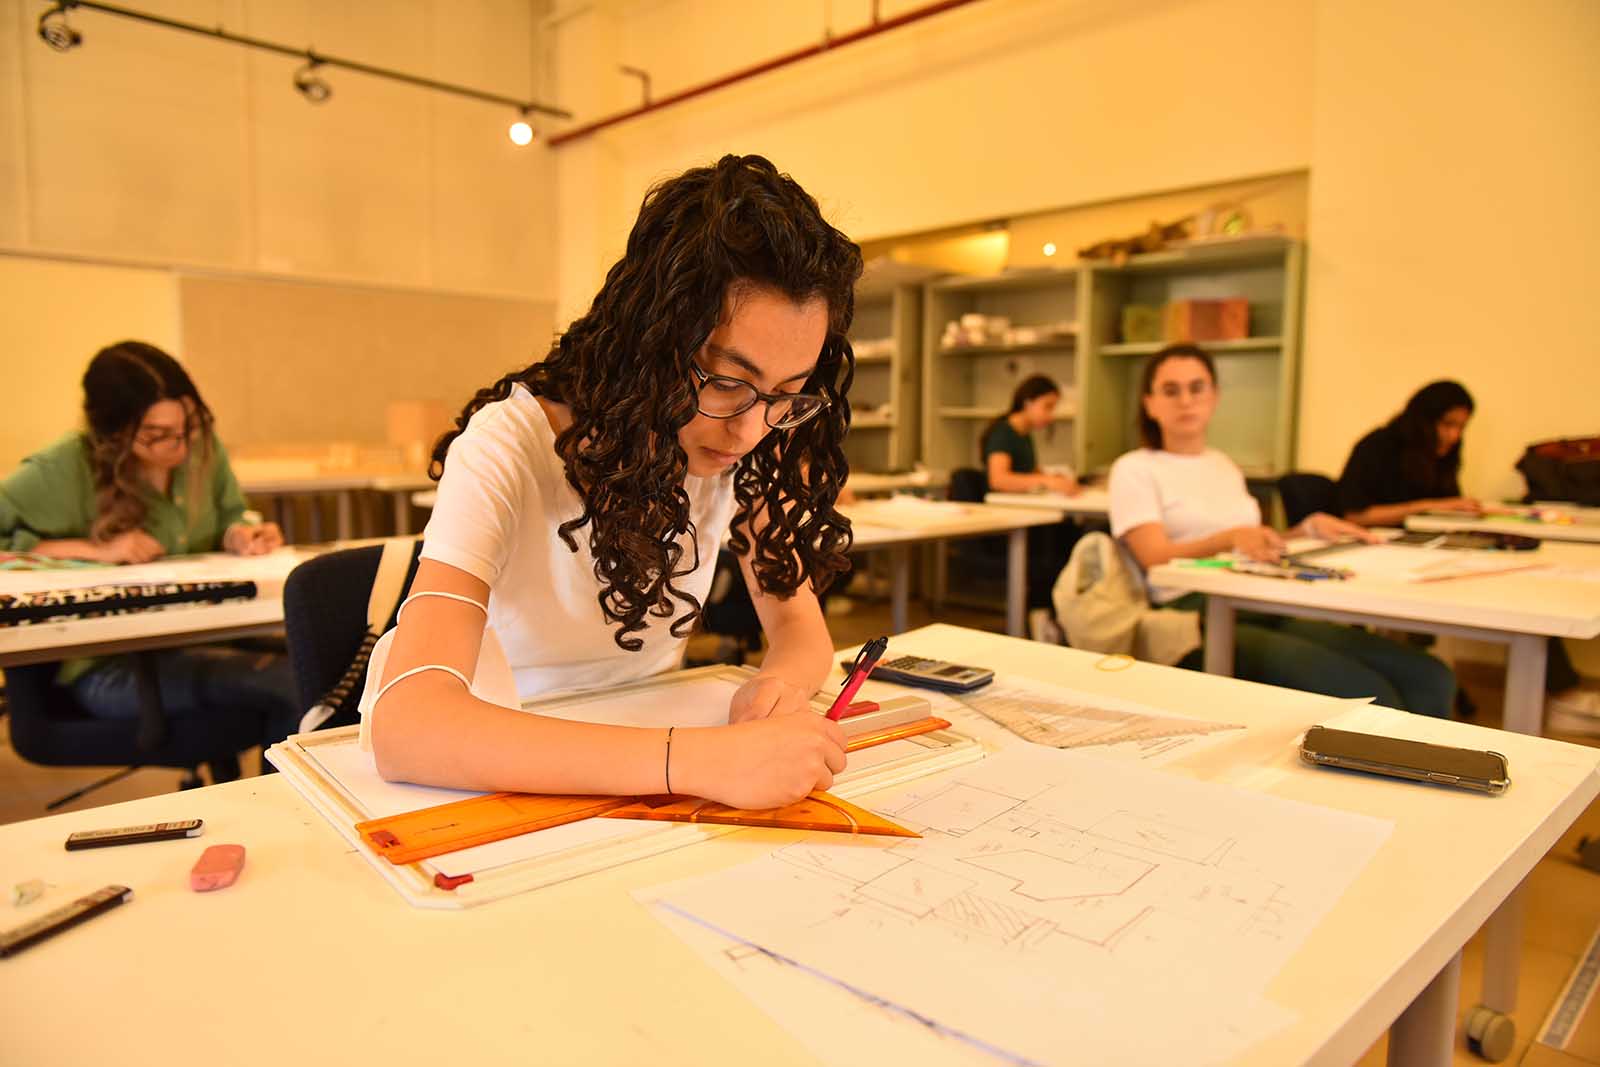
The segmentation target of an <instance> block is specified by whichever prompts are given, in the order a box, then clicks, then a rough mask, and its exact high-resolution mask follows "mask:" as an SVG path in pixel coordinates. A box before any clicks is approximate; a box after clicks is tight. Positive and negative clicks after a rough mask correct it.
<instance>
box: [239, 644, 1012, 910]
mask: <svg viewBox="0 0 1600 1067" xmlns="http://www.w3.org/2000/svg"><path fill="white" fill-rule="evenodd" d="M753 673H754V672H753V671H751V670H749V669H748V668H738V667H703V668H699V669H697V670H691V671H681V672H678V673H675V674H669V675H665V676H663V677H661V678H656V679H651V680H649V681H646V682H640V683H635V684H633V685H628V686H622V687H619V688H616V689H610V690H604V691H599V692H591V693H584V694H578V695H575V696H567V697H560V698H555V699H551V700H541V701H535V702H532V703H529V704H527V705H525V707H526V708H527V710H530V711H536V712H538V713H539V714H545V715H553V716H557V717H560V718H566V719H575V720H581V721H588V722H611V723H624V724H627V725H635V726H667V725H674V726H685V725H693V726H705V725H714V724H719V723H725V722H727V708H728V701H729V699H730V698H731V697H732V696H733V693H734V691H735V690H736V689H738V687H739V686H740V685H742V684H743V683H744V682H745V681H747V680H748V679H749V678H750V677H751V675H752V674H753ZM816 706H817V707H818V708H819V709H821V708H823V707H825V704H824V703H822V702H816ZM357 737H358V727H355V726H349V727H344V728H341V729H336V730H323V731H319V732H316V733H310V734H297V735H295V736H294V737H291V738H289V739H288V740H286V741H284V742H281V743H280V744H277V745H274V746H272V748H271V749H269V750H268V752H267V758H268V759H270V760H271V761H272V764H273V766H275V767H277V768H278V769H279V770H280V771H281V772H283V774H284V776H285V777H286V778H287V779H288V780H289V782H290V783H291V784H292V785H293V786H294V787H295V789H296V790H298V791H299V792H300V794H301V795H302V796H303V797H305V799H306V800H307V801H308V802H309V803H310V804H311V805H312V806H313V807H314V808H316V809H317V810H318V811H319V812H321V814H322V815H323V817H324V818H326V819H327V820H328V821H329V822H330V823H332V824H333V827H334V829H335V830H337V831H338V832H339V834H340V836H342V837H343V838H345V840H347V841H349V842H350V843H351V845H353V846H354V847H355V848H356V850H357V851H358V852H360V853H361V854H362V856H363V857H365V858H366V860H367V861H368V862H369V863H370V864H372V866H373V867H374V868H375V869H376V870H377V871H378V872H379V874H381V875H382V876H383V877H384V879H385V880H387V881H388V882H389V883H390V884H391V885H393V886H394V887H395V888H396V889H397V890H399V892H400V893H401V895H402V896H404V897H405V898H406V900H407V901H409V902H410V903H412V904H414V905H417V906H419V907H436V908H463V907H470V906H472V905H474V904H481V903H486V902H488V901H491V900H498V899H500V898H501V897H505V896H510V895H512V894H514V893H520V892H523V891H525V890H528V889H534V888H537V887H539V886H542V885H550V884H552V883H554V882H560V881H565V880H566V879H568V878H576V877H578V876H580V875H584V874H589V873H592V872H594V871H599V870H604V869H606V868H608V867H613V866H616V865H617V864H620V863H626V862H628V861H630V860H634V859H639V858H641V857H644V856H648V855H652V854H654V853H657V852H662V851H666V850H667V849H672V848H677V847H679V846H681V845H687V844H692V843H694V842H696V841H703V840H705V839H707V838H710V837H715V836H718V835H720V834H724V833H732V832H737V831H739V830H741V829H748V828H743V827H737V826H708V825H703V824H689V823H661V822H647V821H643V820H633V819H606V818H595V819H586V820H583V821H581V822H575V823H569V824H567V825H565V826H557V827H552V828H550V829H548V830H540V831H538V832H536V833H531V834H523V835H520V836H518V837H512V838H507V839H505V840H503V841H495V842H492V843H490V844H487V845H479V846H476V847H473V848H468V849H462V850H460V851H457V852H452V853H448V854H446V855H443V856H437V857H434V858H433V859H430V860H423V861H420V862H417V863H410V864H404V865H397V864H393V863H390V862H389V861H388V860H386V859H384V858H383V857H381V856H379V855H377V854H376V853H374V852H373V851H372V850H371V849H369V848H368V847H367V845H366V844H365V843H364V842H363V841H362V840H361V837H360V835H359V834H357V833H356V831H355V824H356V823H358V822H361V821H364V820H367V819H375V818H382V817H384V816H388V815H398V814H401V813H402V812H407V811H417V810H419V809H421V808H428V807H433V806H435V805H439V804H448V803H450V802H451V801H454V800H462V799H465V798H467V797H471V796H477V795H481V794H477V793H472V792H466V791H461V790H454V789H438V788H434V787H431V786H419V785H409V784H405V783H396V782H387V781H384V779H383V778H382V777H381V776H380V775H379V774H378V772H377V768H376V767H375V765H374V763H373V759H372V754H371V753H367V752H362V751H361V749H360V746H359V744H358V741H357ZM982 756H983V748H982V746H980V745H979V744H978V743H977V742H976V741H973V740H971V739H969V738H966V737H963V736H961V735H960V734H956V733H952V732H950V731H945V730H940V731H935V732H934V733H931V734H924V735H922V736H920V737H912V738H907V739H905V740H903V741H892V742H890V743H888V744H885V745H878V746H876V747H874V748H869V749H865V750H863V751H860V752H853V753H851V754H850V764H849V767H848V768H847V769H846V770H845V772H844V773H843V774H841V775H840V776H839V777H838V778H837V779H836V780H835V782H834V786H833V789H832V790H831V792H833V793H834V794H835V795H837V796H840V797H845V798H850V797H853V796H859V795H860V794H862V793H865V792H868V791H870V790H873V789H881V788H884V787H886V786H890V785H898V784H900V783H902V782H906V781H911V780H913V779H916V778H920V777H923V776H924V775H928V774H932V773H933V772H935V771H938V770H942V769H944V768H946V767H954V766H959V765H961V764H963V763H967V762H970V761H972V760H976V759H980V758H982ZM438 874H443V875H446V876H452V877H454V876H460V875H463V874H471V875H472V876H473V880H472V881H471V882H468V883H466V884H464V885H461V886H459V887H457V888H456V889H453V890H444V889H440V888H438V887H436V886H435V885H434V876H435V875H438Z"/></svg>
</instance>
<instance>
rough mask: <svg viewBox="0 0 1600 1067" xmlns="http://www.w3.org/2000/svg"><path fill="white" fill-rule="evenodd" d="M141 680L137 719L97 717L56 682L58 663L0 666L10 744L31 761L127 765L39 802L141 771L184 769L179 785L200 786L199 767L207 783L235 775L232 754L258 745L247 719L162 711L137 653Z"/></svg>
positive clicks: (144, 657) (147, 662)
mask: <svg viewBox="0 0 1600 1067" xmlns="http://www.w3.org/2000/svg"><path fill="white" fill-rule="evenodd" d="M136 656H137V662H138V664H139V667H140V670H141V673H142V674H143V676H144V686H143V687H142V688H143V693H142V700H141V704H142V707H141V712H140V716H139V718H137V719H100V718H95V717H94V716H91V715H89V714H88V713H87V712H85V711H84V710H83V708H82V707H81V706H79V704H78V702H77V700H76V698H74V696H73V695H72V691H71V690H70V689H68V688H66V687H65V686H60V685H57V684H56V674H57V672H58V670H59V669H60V665H59V664H56V663H39V664H33V665H31V666H27V667H7V668H6V688H5V696H6V705H7V709H8V711H9V712H10V717H11V747H12V748H13V749H15V750H16V753H17V755H19V756H21V757H22V758H23V759H25V760H27V761H28V762H30V763H37V764H40V765H42V766H46V767H96V766H116V765H118V764H125V765H126V767H125V768H124V769H123V770H121V771H118V772H117V773H116V774H113V775H110V776H108V777H106V778H102V779H100V780H98V781H96V782H93V783H91V784H89V785H87V786H85V787H83V788H82V789H78V790H74V791H73V792H71V793H68V794H67V795H66V796H64V797H59V798H57V799H56V800H53V801H51V802H50V803H49V804H46V805H45V807H46V809H47V810H54V809H56V808H59V807H60V806H61V805H63V804H68V803H70V802H72V801H74V800H77V799H78V798H79V797H81V796H83V795H84V794H86V793H89V792H91V791H92V790H95V789H98V788H100V787H101V786H103V785H107V784H109V783H111V782H114V781H116V780H117V779H119V778H122V777H125V776H127V775H129V774H132V773H133V772H134V771H136V770H138V769H139V768H141V767H173V768H178V769H181V770H186V771H188V772H189V773H188V775H187V777H185V778H184V780H183V788H185V789H188V788H191V787H193V786H197V785H201V784H203V783H202V782H201V780H200V776H199V773H198V768H199V767H200V765H201V764H206V765H208V766H209V768H210V770H211V779H212V781H213V782H227V781H232V780H233V779H235V778H237V777H239V753H240V752H243V751H244V750H245V749H248V748H251V747H252V746H254V745H257V744H260V743H261V737H262V735H263V733H264V731H265V724H264V723H262V722H260V721H259V720H257V719H253V718H251V717H250V716H245V715H237V714H209V713H208V712H205V711H202V712H198V713H196V714H193V715H184V716H168V715H167V714H166V713H165V711H164V709H163V708H162V706H161V699H160V690H159V686H158V685H157V683H156V675H155V667H154V661H153V659H152V658H151V656H150V654H149V653H138V654H136Z"/></svg>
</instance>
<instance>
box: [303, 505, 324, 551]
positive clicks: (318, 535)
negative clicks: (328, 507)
mask: <svg viewBox="0 0 1600 1067" xmlns="http://www.w3.org/2000/svg"><path fill="white" fill-rule="evenodd" d="M306 531H307V532H308V533H309V534H310V536H311V543H312V544H314V545H320V544H322V543H323V542H324V541H326V540H327V538H325V537H323V536H322V497H321V496H319V495H318V494H316V493H311V494H309V495H308V496H307V497H306Z"/></svg>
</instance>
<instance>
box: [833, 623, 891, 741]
mask: <svg viewBox="0 0 1600 1067" xmlns="http://www.w3.org/2000/svg"><path fill="white" fill-rule="evenodd" d="M888 647H889V639H888V638H887V637H874V638H873V639H872V640H871V641H868V642H867V643H866V644H864V645H862V646H861V651H860V652H858V653H856V660H855V662H854V663H852V664H850V670H849V672H848V673H847V674H846V675H845V676H844V684H843V685H842V686H841V687H840V689H839V695H838V696H837V697H835V698H834V701H833V706H832V707H830V708H829V709H828V718H829V719H830V720H832V721H833V722H838V721H839V719H840V718H841V717H843V715H844V713H845V709H847V708H849V707H850V702H851V701H852V700H854V699H855V697H856V692H857V691H858V690H859V689H860V688H861V683H862V682H864V681H866V680H867V675H869V674H871V673H872V668H874V667H876V666H877V665H878V660H880V659H882V658H883V653H884V650H885V649H887V648H888Z"/></svg>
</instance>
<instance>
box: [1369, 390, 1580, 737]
mask: <svg viewBox="0 0 1600 1067" xmlns="http://www.w3.org/2000/svg"><path fill="white" fill-rule="evenodd" d="M1472 412H1473V403H1472V394H1471V393H1469V392H1467V390H1466V388H1465V387H1463V386H1462V385H1461V384H1460V383H1459V382H1452V381H1437V382H1430V383H1429V384H1427V385H1425V386H1423V387H1422V388H1421V389H1418V390H1417V392H1416V393H1415V394H1414V395H1413V396H1412V397H1411V399H1410V400H1408V401H1406V406H1405V410H1403V411H1401V412H1400V414H1398V415H1396V416H1395V417H1394V418H1392V419H1390V420H1389V422H1388V423H1387V424H1385V425H1383V426H1380V427H1379V428H1378V429H1376V430H1373V431H1372V432H1371V433H1369V434H1367V436H1365V437H1363V438H1362V439H1361V440H1360V442H1358V443H1357V444H1356V447H1355V448H1354V449H1353V450H1352V451H1351V453H1350V459H1349V460H1348V461H1347V462H1346V463H1345V465H1344V473H1343V474H1342V475H1341V476H1340V478H1339V506H1340V508H1341V510H1343V512H1344V517H1345V518H1347V519H1349V520H1350V521H1352V522H1358V523H1360V524H1362V525H1363V526H1401V525H1404V523H1405V521H1406V518H1407V516H1410V515H1415V514H1417V513H1419V512H1423V511H1459V512H1465V513H1467V514H1473V515H1476V514H1479V513H1481V512H1482V511H1483V505H1482V504H1481V503H1479V502H1478V501H1477V500H1476V499H1474V498H1472V497H1468V496H1463V495H1461V483H1460V471H1461V443H1462V438H1463V436H1464V435H1465V433H1466V428H1467V421H1468V420H1469V419H1470V418H1471V417H1472ZM1580 682H1581V679H1580V678H1579V676H1578V672H1577V670H1576V669H1574V668H1573V666H1572V659H1571V657H1569V656H1568V655H1567V648H1566V646H1565V645H1564V644H1562V643H1561V639H1560V638H1552V639H1551V640H1550V655H1549V660H1548V662H1547V664H1546V668H1545V693H1546V696H1545V720H1546V723H1547V724H1548V725H1550V726H1552V727H1554V728H1556V729H1558V730H1564V731H1566V732H1570V733H1583V734H1600V693H1596V692H1595V691H1593V690H1590V689H1585V688H1583V687H1582V686H1581V685H1580V684H1579V683H1580Z"/></svg>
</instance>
